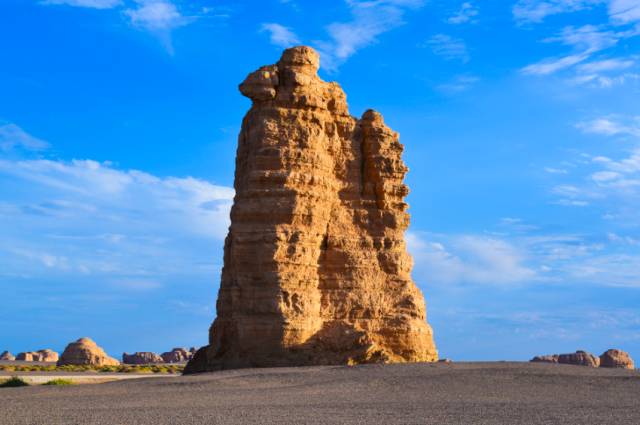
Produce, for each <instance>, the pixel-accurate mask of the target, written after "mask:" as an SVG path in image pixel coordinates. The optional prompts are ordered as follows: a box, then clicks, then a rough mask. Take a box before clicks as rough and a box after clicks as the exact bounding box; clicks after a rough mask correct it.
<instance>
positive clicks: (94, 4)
mask: <svg viewBox="0 0 640 425" xmlns="http://www.w3.org/2000/svg"><path fill="white" fill-rule="evenodd" d="M40 4H45V5H67V6H74V7H87V8H92V9H112V8H114V7H117V6H120V5H121V4H122V0H43V1H41V2H40Z"/></svg>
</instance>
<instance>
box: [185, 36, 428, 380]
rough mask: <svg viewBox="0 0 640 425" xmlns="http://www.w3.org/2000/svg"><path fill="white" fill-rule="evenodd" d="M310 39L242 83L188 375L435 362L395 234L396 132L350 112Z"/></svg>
mask: <svg viewBox="0 0 640 425" xmlns="http://www.w3.org/2000/svg"><path fill="white" fill-rule="evenodd" d="M318 68H319V56H318V54H317V53H316V52H315V51H314V50H313V49H311V48H309V47H294V48H291V49H287V50H285V51H284V53H283V55H282V57H281V59H280V60H279V61H278V63H277V64H275V65H270V66H265V67H262V68H260V69H259V70H257V71H255V72H253V73H252V74H250V75H249V76H248V77H247V79H246V80H245V81H244V82H243V83H242V84H241V85H240V91H241V92H242V94H243V95H245V96H247V97H249V98H250V99H251V100H252V101H253V105H252V107H251V109H250V110H249V112H248V113H247V115H246V116H245V118H244V120H243V123H242V130H241V132H240V136H239V140H238V150H237V157H236V174H235V190H236V196H235V200H234V205H233V208H232V210H231V227H230V229H229V234H228V236H227V238H226V241H225V249H224V268H223V271H222V282H221V285H220V291H219V294H218V302H217V313H218V316H217V318H216V319H215V321H214V323H213V325H212V326H211V329H210V334H209V342H210V344H209V345H208V346H206V347H203V348H202V349H200V350H199V351H198V352H197V353H196V355H195V356H194V358H193V360H191V362H190V363H189V364H188V366H187V369H186V373H196V372H203V371H209V370H218V369H229V368H241V367H270V366H295V365H322V364H358V363H373V362H380V363H383V362H419V361H436V360H437V359H438V354H437V351H436V348H435V345H434V342H433V336H432V331H431V328H430V327H429V325H428V324H427V322H426V312H425V303H424V298H423V296H422V293H421V292H420V290H419V289H418V288H417V287H416V285H415V284H414V283H413V281H412V279H411V276H410V273H411V268H412V259H411V257H410V256H409V255H408V254H407V251H406V245H405V241H404V233H405V230H406V229H407V227H408V225H409V214H408V213H407V204H406V203H405V202H404V198H405V196H406V195H407V194H408V188H407V186H405V185H404V184H403V180H404V176H405V173H406V172H407V167H406V166H405V164H404V163H403V161H402V159H401V155H402V151H403V146H402V145H401V144H400V142H399V139H398V134H397V133H395V132H393V131H392V130H391V129H389V128H388V127H387V126H386V125H385V123H384V120H383V118H382V116H381V115H380V114H379V113H377V112H374V111H372V110H369V111H367V112H365V113H364V115H363V116H362V118H361V119H359V120H358V119H356V118H354V117H352V116H351V115H350V114H349V110H348V107H347V103H346V96H345V94H344V92H343V91H342V89H341V88H340V86H339V85H338V84H337V83H327V82H324V81H322V80H321V79H320V78H319V77H318V75H317V71H318Z"/></svg>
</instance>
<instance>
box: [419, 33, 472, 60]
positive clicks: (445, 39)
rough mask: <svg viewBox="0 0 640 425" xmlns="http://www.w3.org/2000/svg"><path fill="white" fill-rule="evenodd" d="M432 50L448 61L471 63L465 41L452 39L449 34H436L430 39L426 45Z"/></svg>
mask: <svg viewBox="0 0 640 425" xmlns="http://www.w3.org/2000/svg"><path fill="white" fill-rule="evenodd" d="M423 45H424V46H428V47H430V48H431V51H432V52H433V53H434V54H436V55H438V56H442V57H443V58H445V59H447V60H459V61H462V62H468V61H469V52H468V51H467V45H466V44H465V42H464V40H461V39H459V38H454V37H451V36H449V35H447V34H436V35H434V36H432V37H431V38H429V39H428V40H427V41H426V42H425V43H424V44H423Z"/></svg>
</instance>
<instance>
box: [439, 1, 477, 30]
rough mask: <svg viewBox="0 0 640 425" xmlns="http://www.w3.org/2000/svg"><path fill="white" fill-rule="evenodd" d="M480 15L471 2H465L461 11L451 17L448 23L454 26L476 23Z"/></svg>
mask: <svg viewBox="0 0 640 425" xmlns="http://www.w3.org/2000/svg"><path fill="white" fill-rule="evenodd" d="M479 14H480V11H479V10H478V8H477V7H476V6H475V5H474V4H473V3H471V2H464V3H462V5H461V6H460V9H459V10H458V11H457V12H456V13H454V14H453V15H451V16H450V17H449V18H448V19H447V22H448V23H450V24H453V25H458V24H465V23H468V22H476V17H477V16H478V15H479Z"/></svg>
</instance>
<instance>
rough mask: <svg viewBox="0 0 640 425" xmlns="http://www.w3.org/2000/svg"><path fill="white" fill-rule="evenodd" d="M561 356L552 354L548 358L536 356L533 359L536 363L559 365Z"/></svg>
mask: <svg viewBox="0 0 640 425" xmlns="http://www.w3.org/2000/svg"><path fill="white" fill-rule="evenodd" d="M559 357H560V355H559V354H551V355H548V356H535V357H534V358H533V359H531V361H532V362H534V363H558V360H559Z"/></svg>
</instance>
